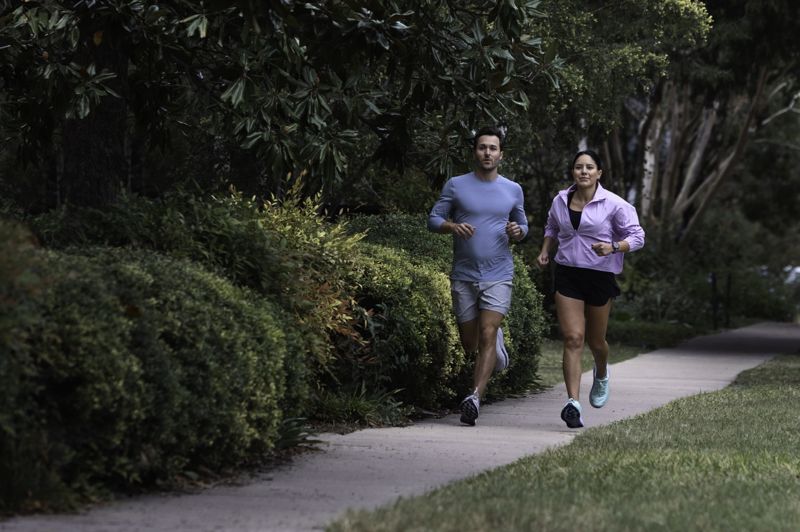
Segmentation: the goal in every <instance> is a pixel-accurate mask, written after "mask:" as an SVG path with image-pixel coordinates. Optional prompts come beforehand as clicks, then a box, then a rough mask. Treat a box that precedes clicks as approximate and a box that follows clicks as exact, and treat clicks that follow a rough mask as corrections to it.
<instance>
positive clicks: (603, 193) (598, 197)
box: [558, 181, 608, 205]
mask: <svg viewBox="0 0 800 532" xmlns="http://www.w3.org/2000/svg"><path fill="white" fill-rule="evenodd" d="M577 188H578V187H577V185H575V184H574V183H573V184H572V185H570V186H569V187H568V188H565V189H564V190H562V191H561V192H559V193H558V195H559V197H561V198H562V199H563V200H564V203H567V198H568V196H569V194H570V193H571V192H574V191H575V190H576V189H577ZM607 197H608V191H607V190H606V189H604V188H603V185H601V184H600V181H598V182H597V190H596V191H595V193H594V197H593V198H592V201H590V202H589V203H594V202H595V201H602V200H604V199H606V198H607ZM587 205H588V204H587Z"/></svg>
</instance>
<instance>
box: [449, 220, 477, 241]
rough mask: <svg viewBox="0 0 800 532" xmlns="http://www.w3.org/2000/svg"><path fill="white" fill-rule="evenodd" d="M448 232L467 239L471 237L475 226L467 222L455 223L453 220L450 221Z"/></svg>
mask: <svg viewBox="0 0 800 532" xmlns="http://www.w3.org/2000/svg"><path fill="white" fill-rule="evenodd" d="M450 232H451V233H453V234H454V235H456V236H457V237H459V238H463V239H464V240H469V239H470V238H472V235H474V234H475V228H474V227H473V226H471V225H470V224H468V223H460V224H457V223H455V222H450Z"/></svg>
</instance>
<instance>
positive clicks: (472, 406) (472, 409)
mask: <svg viewBox="0 0 800 532" xmlns="http://www.w3.org/2000/svg"><path fill="white" fill-rule="evenodd" d="M480 404H481V403H480V399H478V396H477V395H475V394H474V393H473V394H470V395H468V396H466V397H465V398H464V400H463V401H461V422H462V423H464V424H465V425H470V426H475V420H476V419H478V410H480Z"/></svg>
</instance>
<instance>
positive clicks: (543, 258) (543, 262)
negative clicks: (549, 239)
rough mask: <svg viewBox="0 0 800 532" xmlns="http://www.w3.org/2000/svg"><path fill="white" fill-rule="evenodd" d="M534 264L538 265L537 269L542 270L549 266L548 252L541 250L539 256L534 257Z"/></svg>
mask: <svg viewBox="0 0 800 532" xmlns="http://www.w3.org/2000/svg"><path fill="white" fill-rule="evenodd" d="M536 264H538V265H539V268H542V269H544V268H545V266H547V265H548V264H550V251H549V250H546V249H543V250H542V251H540V252H539V256H538V257H536Z"/></svg>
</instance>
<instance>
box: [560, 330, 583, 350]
mask: <svg viewBox="0 0 800 532" xmlns="http://www.w3.org/2000/svg"><path fill="white" fill-rule="evenodd" d="M562 336H563V338H564V347H566V348H567V349H583V335H582V334H581V333H579V332H568V333H564V334H562Z"/></svg>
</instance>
